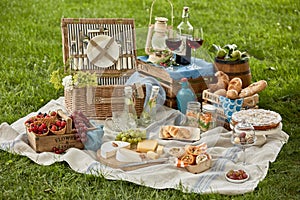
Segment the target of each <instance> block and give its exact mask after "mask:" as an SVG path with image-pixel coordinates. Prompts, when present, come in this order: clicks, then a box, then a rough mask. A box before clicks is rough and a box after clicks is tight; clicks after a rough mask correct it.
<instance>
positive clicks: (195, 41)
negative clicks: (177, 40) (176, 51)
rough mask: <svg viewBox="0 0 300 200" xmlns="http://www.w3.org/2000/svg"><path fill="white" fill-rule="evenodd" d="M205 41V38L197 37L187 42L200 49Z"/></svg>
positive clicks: (190, 45)
mask: <svg viewBox="0 0 300 200" xmlns="http://www.w3.org/2000/svg"><path fill="white" fill-rule="evenodd" d="M203 42H204V40H203V39H198V38H196V39H188V40H187V44H188V45H189V47H191V48H192V49H199V48H200V47H201V46H202V44H203Z"/></svg>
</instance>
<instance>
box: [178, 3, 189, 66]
mask: <svg viewBox="0 0 300 200" xmlns="http://www.w3.org/2000/svg"><path fill="white" fill-rule="evenodd" d="M177 29H178V31H179V33H180V35H181V38H182V45H181V46H180V49H179V50H178V51H176V52H175V53H176V63H178V64H180V65H188V64H190V63H191V47H189V45H187V38H189V37H190V36H191V35H192V34H193V26H192V25H191V23H190V22H189V7H183V11H182V21H181V22H180V24H179V25H178V26H177Z"/></svg>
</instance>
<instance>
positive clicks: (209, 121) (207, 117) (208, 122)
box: [199, 104, 217, 131]
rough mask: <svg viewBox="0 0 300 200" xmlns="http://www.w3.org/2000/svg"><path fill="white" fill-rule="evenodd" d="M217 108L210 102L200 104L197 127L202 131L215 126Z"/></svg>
mask: <svg viewBox="0 0 300 200" xmlns="http://www.w3.org/2000/svg"><path fill="white" fill-rule="evenodd" d="M216 114H217V108H216V107H215V106H213V105H210V104H205V105H203V106H202V112H201V113H200V117H199V128H200V129H201V130H202V131H208V130H210V129H213V128H215V127H216V120H217V119H216V118H217V117H216Z"/></svg>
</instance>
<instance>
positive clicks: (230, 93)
mask: <svg viewBox="0 0 300 200" xmlns="http://www.w3.org/2000/svg"><path fill="white" fill-rule="evenodd" d="M226 97H227V98H228V99H238V98H239V93H238V92H237V91H236V90H228V91H227V92H226Z"/></svg>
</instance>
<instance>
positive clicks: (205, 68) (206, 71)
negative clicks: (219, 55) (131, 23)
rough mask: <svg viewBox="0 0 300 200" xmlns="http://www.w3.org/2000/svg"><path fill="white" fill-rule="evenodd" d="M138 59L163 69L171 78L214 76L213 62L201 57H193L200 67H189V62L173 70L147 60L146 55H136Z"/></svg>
mask: <svg viewBox="0 0 300 200" xmlns="http://www.w3.org/2000/svg"><path fill="white" fill-rule="evenodd" d="M138 59H139V60H141V61H143V62H146V63H149V64H152V65H153V66H156V67H159V68H163V69H165V70H166V71H167V72H168V73H169V74H170V77H171V78H173V79H174V80H180V79H182V78H193V79H195V78H198V77H200V76H202V77H204V76H214V73H215V70H214V65H213V63H209V62H206V61H204V60H202V59H198V58H196V59H195V63H196V65H197V66H200V67H201V68H200V69H189V67H190V66H191V64H190V65H185V66H183V65H179V66H176V70H174V71H173V70H169V69H166V68H165V67H163V66H160V65H158V64H154V63H151V62H148V56H138Z"/></svg>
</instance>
